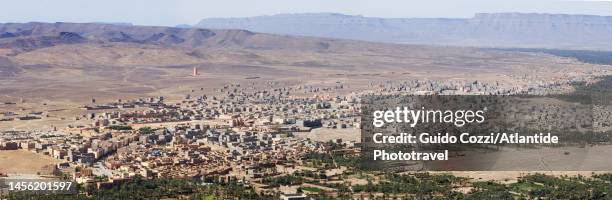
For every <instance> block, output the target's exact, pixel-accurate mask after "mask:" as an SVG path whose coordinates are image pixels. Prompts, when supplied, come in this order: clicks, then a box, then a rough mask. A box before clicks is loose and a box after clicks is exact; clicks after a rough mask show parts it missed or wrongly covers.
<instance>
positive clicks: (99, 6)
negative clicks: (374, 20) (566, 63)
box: [0, 0, 612, 26]
mask: <svg viewBox="0 0 612 200" xmlns="http://www.w3.org/2000/svg"><path fill="white" fill-rule="evenodd" d="M9 2H10V3H9ZM306 12H336V13H343V14H355V15H364V16H371V17H461V18H467V17H471V16H472V15H473V14H474V13H479V12H537V13H565V14H592V15H612V0H601V1H596V0H594V1H590V0H217V1H213V0H103V1H102V0H100V1H94V0H14V1H6V2H3V3H2V6H1V7H0V23H5V22H29V21H42V22H57V21H62V22H130V23H134V24H138V25H166V26H174V25H177V24H195V23H197V22H198V21H199V20H200V19H203V18H209V17H248V16H257V15H271V14H279V13H306Z"/></svg>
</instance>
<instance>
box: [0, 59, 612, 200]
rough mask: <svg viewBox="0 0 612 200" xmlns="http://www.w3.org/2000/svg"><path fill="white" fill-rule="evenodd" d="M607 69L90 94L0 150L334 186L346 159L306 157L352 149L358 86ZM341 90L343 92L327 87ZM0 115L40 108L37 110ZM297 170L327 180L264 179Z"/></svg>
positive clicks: (494, 87) (550, 89)
mask: <svg viewBox="0 0 612 200" xmlns="http://www.w3.org/2000/svg"><path fill="white" fill-rule="evenodd" d="M606 73H608V72H607V71H605V70H602V71H598V72H596V73H594V74H589V75H588V76H579V77H578V76H577V77H573V78H572V79H569V80H568V81H565V82H553V83H551V84H541V83H540V84H538V83H532V84H531V85H529V86H527V87H524V88H517V87H504V86H503V85H500V84H499V83H497V84H496V83H482V82H478V81H463V82H461V81H455V82H450V83H449V82H441V81H418V80H415V81H409V82H392V81H385V82H371V83H370V84H369V88H370V90H368V91H359V92H356V91H352V92H348V93H347V92H346V91H345V90H344V88H345V85H344V84H343V83H341V82H337V83H336V84H334V85H332V86H329V87H316V86H308V85H300V86H287V85H283V84H281V83H278V82H269V83H268V84H267V85H266V86H265V87H264V88H261V86H258V87H256V86H255V85H254V84H253V85H246V84H238V83H234V84H227V85H226V86H224V87H223V88H220V89H217V90H216V92H215V94H214V95H211V94H208V95H206V94H203V93H202V92H199V91H198V90H197V89H192V90H191V92H190V93H188V94H185V96H184V97H183V99H182V100H181V101H180V102H174V103H168V102H167V101H166V100H165V99H164V97H161V96H160V97H148V98H139V99H134V100H121V99H118V100H116V101H115V102H97V101H96V100H95V99H91V102H90V103H89V104H86V105H83V106H82V107H80V109H81V110H83V111H86V112H87V114H84V115H79V116H74V118H73V119H71V120H74V121H75V122H81V124H83V123H85V124H86V125H68V126H67V127H53V130H52V131H45V132H29V131H19V130H15V131H3V132H1V133H0V149H2V150H5V151H8V150H17V149H21V150H27V151H29V152H33V153H36V154H40V155H44V156H48V157H51V158H53V159H55V160H57V161H58V162H57V163H56V164H55V165H53V166H50V167H47V168H46V170H45V172H43V173H39V174H38V175H41V176H45V175H47V176H49V175H60V174H61V175H62V176H66V177H68V178H70V179H72V180H74V181H76V182H78V183H83V184H95V185H97V187H99V188H100V187H102V188H103V187H111V186H112V185H113V184H118V183H121V182H122V181H123V180H126V179H130V178H133V177H134V176H140V177H143V178H190V179H198V180H209V179H211V178H216V179H219V177H223V178H225V179H230V178H234V179H237V180H242V182H243V183H252V184H253V186H254V187H255V188H256V190H257V191H263V192H264V193H265V192H269V193H275V192H280V193H282V194H284V195H289V196H291V195H292V194H295V193H299V192H303V191H302V189H303V188H310V189H311V190H315V191H319V190H322V191H327V192H328V193H334V191H336V189H333V188H330V187H327V186H326V185H327V184H329V183H333V182H334V181H340V182H342V181H343V180H342V179H341V177H342V176H344V175H345V173H347V170H349V168H347V167H346V166H342V165H338V164H336V163H335V162H338V161H335V162H334V164H333V165H329V164H328V165H320V163H319V164H317V163H316V162H314V163H313V160H312V159H308V158H309V157H311V155H312V153H313V152H314V153H320V154H325V153H329V152H330V151H340V152H343V153H344V154H343V155H345V156H346V155H349V156H348V157H350V155H358V154H359V152H360V148H359V143H360V138H359V129H360V116H359V113H360V103H359V100H360V99H359V98H360V96H361V95H364V94H398V93H402V94H406V93H412V94H489V95H511V94H526V93H528V94H549V93H555V92H557V93H558V92H566V91H567V90H568V88H571V87H570V84H571V83H574V82H577V81H586V82H589V81H593V80H594V77H596V76H599V75H602V74H606ZM195 75H197V71H196V69H195V68H194V76H195ZM341 93H344V94H346V95H335V96H333V95H325V94H341ZM2 114H3V117H2V122H0V123H11V121H14V120H21V121H26V120H39V119H41V118H44V117H45V113H44V112H40V111H32V112H29V113H27V114H25V115H18V114H15V113H12V112H5V113H2ZM317 130H327V132H323V133H318V134H329V135H331V136H328V137H326V138H332V139H321V138H317V137H308V136H311V135H312V132H314V131H317ZM334 132H343V133H342V134H344V135H342V134H334ZM345 132H348V133H345ZM322 138H323V137H322ZM295 173H311V174H312V173H314V174H319V176H323V177H325V178H324V180H325V181H324V182H323V184H319V185H317V184H315V183H314V182H309V183H304V184H301V185H298V186H289V187H284V186H280V185H275V184H273V183H270V181H269V177H283V176H287V175H291V174H295ZM3 176H19V175H15V174H13V175H11V174H3ZM319 179H320V178H319ZM350 181H352V182H354V183H355V184H363V183H364V181H365V182H367V181H366V180H364V179H353V180H350ZM313 188H315V189H313ZM300 194H301V193H300ZM294 196H295V195H294ZM295 197H296V198H297V197H299V198H302V196H300V195H297V196H295Z"/></svg>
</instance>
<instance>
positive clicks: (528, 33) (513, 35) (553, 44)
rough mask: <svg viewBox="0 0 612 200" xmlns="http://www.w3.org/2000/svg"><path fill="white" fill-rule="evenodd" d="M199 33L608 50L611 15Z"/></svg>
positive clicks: (323, 18)
mask: <svg viewBox="0 0 612 200" xmlns="http://www.w3.org/2000/svg"><path fill="white" fill-rule="evenodd" d="M195 26H196V27H200V28H214V29H227V28H232V29H244V30H250V31H254V32H262V33H272V34H283V35H296V36H314V37H327V38H338V39H354V40H364V41H372V42H387V43H402V44H406V43H407V44H427V45H457V46H477V47H521V48H562V49H563V48H564V49H592V50H612V16H597V15H570V14H542V13H478V14H475V15H474V16H473V17H472V18H378V17H364V16H360V15H345V14H338V13H300V14H278V15H267V16H257V17H247V18H210V19H203V20H202V21H200V22H199V23H198V24H196V25H195Z"/></svg>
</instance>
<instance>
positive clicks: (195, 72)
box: [193, 67, 198, 76]
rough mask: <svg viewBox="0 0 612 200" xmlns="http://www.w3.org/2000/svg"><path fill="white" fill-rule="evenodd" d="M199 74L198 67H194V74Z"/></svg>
mask: <svg viewBox="0 0 612 200" xmlns="http://www.w3.org/2000/svg"><path fill="white" fill-rule="evenodd" d="M197 75H198V68H197V67H193V76H197Z"/></svg>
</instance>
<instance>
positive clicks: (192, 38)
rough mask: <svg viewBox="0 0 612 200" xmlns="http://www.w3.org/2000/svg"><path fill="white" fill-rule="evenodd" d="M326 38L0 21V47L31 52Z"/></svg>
mask: <svg viewBox="0 0 612 200" xmlns="http://www.w3.org/2000/svg"><path fill="white" fill-rule="evenodd" d="M329 41H331V40H330V39H320V38H304V37H292V36H278V35H272V34H265V33H254V32H251V31H246V30H210V29H203V28H178V27H161V26H132V25H129V24H119V25H117V24H110V23H64V22H57V23H39V22H31V23H4V24H3V23H0V49H2V48H7V49H16V50H20V51H32V50H36V49H41V48H46V47H52V46H58V45H64V44H82V43H126V44H135V45H156V46H164V47H186V48H206V49H214V48H231V47H236V48H245V49H293V50H300V49H308V50H317V49H325V48H327V46H328V45H329V44H327V43H326V42H329Z"/></svg>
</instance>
